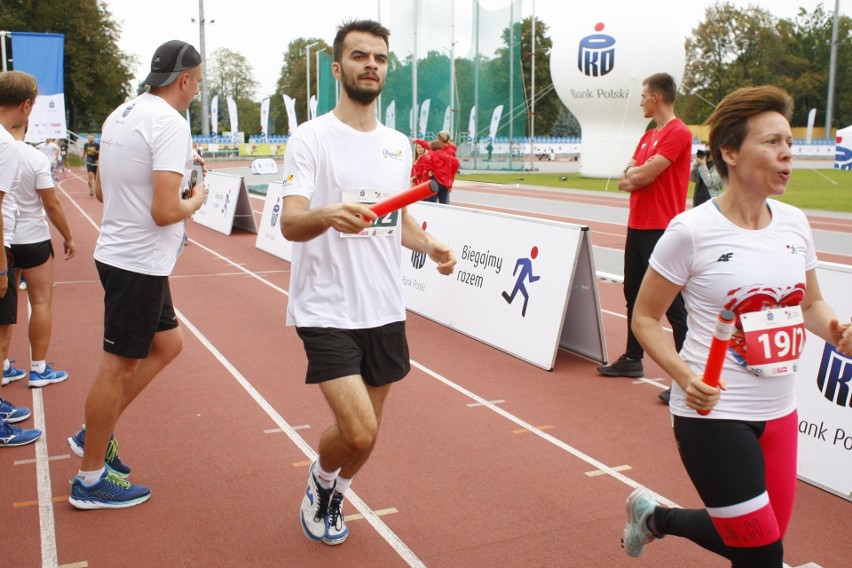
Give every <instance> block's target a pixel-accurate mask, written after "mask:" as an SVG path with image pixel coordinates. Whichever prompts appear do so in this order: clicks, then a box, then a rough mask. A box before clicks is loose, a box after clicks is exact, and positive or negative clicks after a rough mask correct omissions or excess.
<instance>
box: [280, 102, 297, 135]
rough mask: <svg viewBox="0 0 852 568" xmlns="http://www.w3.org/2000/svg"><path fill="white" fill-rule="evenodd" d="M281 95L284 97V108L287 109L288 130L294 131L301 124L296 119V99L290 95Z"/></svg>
mask: <svg viewBox="0 0 852 568" xmlns="http://www.w3.org/2000/svg"><path fill="white" fill-rule="evenodd" d="M281 96H282V97H284V108H285V109H287V132H289V133H292V132H293V131H294V130H296V128H297V127H298V126H299V121H298V120H297V119H296V99H294V98H293V97H291V96H289V95H283V94H282V95H281Z"/></svg>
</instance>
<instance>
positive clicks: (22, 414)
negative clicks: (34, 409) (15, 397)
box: [0, 398, 31, 424]
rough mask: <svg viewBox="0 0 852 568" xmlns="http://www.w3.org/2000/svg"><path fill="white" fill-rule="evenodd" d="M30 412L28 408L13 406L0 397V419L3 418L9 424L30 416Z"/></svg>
mask: <svg viewBox="0 0 852 568" xmlns="http://www.w3.org/2000/svg"><path fill="white" fill-rule="evenodd" d="M30 414H31V412H30V409H29V408H24V407H23V406H15V405H14V404H12V403H11V402H9V401H8V400H3V399H2V398H0V419H3V420H5V421H6V422H9V423H10V424H14V423H15V422H21V421H22V420H26V419H27V418H29V417H30Z"/></svg>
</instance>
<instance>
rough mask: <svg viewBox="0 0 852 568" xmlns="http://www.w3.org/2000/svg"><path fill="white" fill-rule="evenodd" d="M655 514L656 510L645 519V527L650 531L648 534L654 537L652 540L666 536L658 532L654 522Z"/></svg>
mask: <svg viewBox="0 0 852 568" xmlns="http://www.w3.org/2000/svg"><path fill="white" fill-rule="evenodd" d="M655 513H656V510H654V512H653V513H651V514H650V515H648V516H647V517H646V518H645V526H646V527H647V528H648V531H650V533H651V534H652V535H654V538H663V537H664V536H666V535H665V534H664V533H662V532H660V530H659V529H658V528H657V522H656V520H655Z"/></svg>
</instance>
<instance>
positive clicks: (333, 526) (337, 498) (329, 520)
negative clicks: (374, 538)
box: [322, 491, 349, 545]
mask: <svg viewBox="0 0 852 568" xmlns="http://www.w3.org/2000/svg"><path fill="white" fill-rule="evenodd" d="M347 536H349V528H347V526H346V521H345V520H344V519H343V495H342V494H341V493H338V492H337V491H335V492H334V493H333V494H332V496H331V500H330V501H329V503H328V512H326V514H325V536H323V537H322V541H323V542H324V543H326V544H331V545H335V544H340V543H342V542H343V541H344V540H346V537H347Z"/></svg>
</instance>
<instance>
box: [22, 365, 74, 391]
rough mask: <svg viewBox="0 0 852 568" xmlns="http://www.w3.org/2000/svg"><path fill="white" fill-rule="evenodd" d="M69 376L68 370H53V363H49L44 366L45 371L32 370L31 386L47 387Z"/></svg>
mask: <svg viewBox="0 0 852 568" xmlns="http://www.w3.org/2000/svg"><path fill="white" fill-rule="evenodd" d="M67 378H68V373H67V372H66V371H55V370H53V365H52V363H48V364H47V365H45V366H44V372H43V373H37V372H35V371H30V387H34V388H41V387H46V386H47V385H52V384H53V383H61V382H62V381H64V380H65V379H67Z"/></svg>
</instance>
